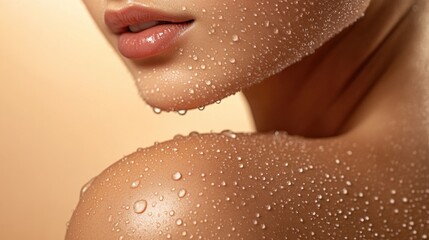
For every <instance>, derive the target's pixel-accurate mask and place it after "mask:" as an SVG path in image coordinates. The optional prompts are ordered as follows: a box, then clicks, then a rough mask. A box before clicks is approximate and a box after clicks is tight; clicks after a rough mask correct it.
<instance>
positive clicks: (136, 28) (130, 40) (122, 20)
mask: <svg viewBox="0 0 429 240" xmlns="http://www.w3.org/2000/svg"><path fill="white" fill-rule="evenodd" d="M104 19H105V23H106V25H107V26H108V28H109V29H110V30H111V31H112V32H113V33H115V34H116V35H118V37H119V39H118V40H119V41H118V49H119V52H120V53H121V54H122V55H123V56H124V57H127V58H130V59H144V58H148V57H151V56H155V55H159V54H160V53H162V52H164V51H166V50H167V49H169V48H171V47H172V46H173V45H174V43H176V42H177V40H178V39H179V38H180V37H181V36H182V35H183V33H185V31H186V30H187V29H189V27H190V26H191V25H192V22H193V19H190V18H188V17H180V16H171V15H168V14H166V13H163V12H160V11H157V10H154V9H149V8H146V7H142V6H137V5H134V6H130V7H127V8H124V9H121V10H117V11H111V10H108V11H106V13H105V15H104Z"/></svg>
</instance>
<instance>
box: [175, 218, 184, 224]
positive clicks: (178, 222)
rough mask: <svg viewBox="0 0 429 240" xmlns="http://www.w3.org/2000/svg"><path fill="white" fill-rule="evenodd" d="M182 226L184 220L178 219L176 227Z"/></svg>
mask: <svg viewBox="0 0 429 240" xmlns="http://www.w3.org/2000/svg"><path fill="white" fill-rule="evenodd" d="M182 224H183V220H182V219H180V218H178V219H177V220H176V225H177V226H182Z"/></svg>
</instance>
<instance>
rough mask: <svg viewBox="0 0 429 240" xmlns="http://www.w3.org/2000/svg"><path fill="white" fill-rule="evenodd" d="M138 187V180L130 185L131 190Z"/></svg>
mask: <svg viewBox="0 0 429 240" xmlns="http://www.w3.org/2000/svg"><path fill="white" fill-rule="evenodd" d="M139 185H140V180H136V181H134V182H132V183H131V188H137V187H138V186H139Z"/></svg>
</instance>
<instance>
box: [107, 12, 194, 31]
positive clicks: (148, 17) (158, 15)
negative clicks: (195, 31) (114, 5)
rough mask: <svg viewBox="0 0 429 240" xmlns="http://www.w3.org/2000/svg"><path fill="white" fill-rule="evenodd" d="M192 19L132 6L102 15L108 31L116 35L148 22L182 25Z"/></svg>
mask: <svg viewBox="0 0 429 240" xmlns="http://www.w3.org/2000/svg"><path fill="white" fill-rule="evenodd" d="M192 20H193V19H191V18H189V17H184V16H172V15H170V14H168V13H165V12H162V11H159V10H155V9H151V8H147V7H143V6H139V5H133V6H129V7H125V8H122V9H119V10H107V11H106V12H105V14H104V21H105V23H106V25H107V27H109V29H110V30H111V31H112V32H114V33H117V34H120V33H124V32H128V31H129V27H130V26H133V25H137V24H143V23H150V22H155V21H158V22H172V23H182V22H188V21H192Z"/></svg>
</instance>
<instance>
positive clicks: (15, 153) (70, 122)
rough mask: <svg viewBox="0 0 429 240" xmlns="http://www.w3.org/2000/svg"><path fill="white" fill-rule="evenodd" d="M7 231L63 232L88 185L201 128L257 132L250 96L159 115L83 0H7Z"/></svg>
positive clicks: (0, 207) (2, 35)
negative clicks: (125, 160)
mask: <svg viewBox="0 0 429 240" xmlns="http://www.w3.org/2000/svg"><path fill="white" fill-rule="evenodd" d="M0 30H1V32H0V56H1V59H0V189H1V198H0V239H35V240H39V239H40V240H54V239H63V238H64V233H65V228H66V222H67V221H68V219H69V218H70V216H71V214H72V211H73V208H74V206H75V205H76V203H77V201H78V195H79V190H80V187H81V186H82V185H83V184H84V183H85V182H86V181H88V180H89V179H90V178H91V177H93V176H95V175H96V174H97V173H99V172H100V171H102V170H103V169H104V168H106V167H107V166H108V165H110V164H112V163H113V162H115V161H116V160H118V159H119V158H121V157H122V156H123V155H125V154H129V153H131V152H133V151H134V150H136V149H137V148H138V147H144V146H149V145H151V144H153V142H154V141H162V140H167V139H170V138H172V137H173V136H174V135H175V134H177V133H181V134H187V133H189V132H190V131H193V130H196V131H199V132H209V131H211V130H214V131H220V130H222V129H232V130H235V131H249V130H251V129H252V124H251V122H250V120H249V119H250V118H249V115H248V112H247V107H246V105H245V104H244V102H243V99H242V97H241V95H237V96H234V97H231V98H229V99H227V100H224V101H223V102H222V104H220V105H214V106H210V107H208V108H207V109H206V110H204V111H203V112H198V111H196V112H195V111H194V112H191V113H188V114H187V115H186V116H185V117H181V116H178V115H177V114H162V115H155V114H154V113H153V112H152V110H151V109H150V108H149V107H148V106H147V105H145V104H144V103H143V102H142V101H141V100H140V99H139V97H138V95H137V92H136V89H135V88H134V85H133V82H132V79H131V77H130V75H129V74H128V72H127V71H126V69H125V67H124V66H123V65H122V63H121V62H120V60H119V59H118V57H116V55H115V53H114V52H113V50H112V49H110V47H109V46H108V45H107V43H106V41H105V40H104V39H103V38H102V36H101V35H100V34H99V33H98V31H97V29H96V27H95V25H94V23H93V22H92V21H91V19H90V17H89V16H88V14H87V13H86V10H85V8H84V6H83V4H82V3H81V2H80V1H78V0H45V1H28V0H15V1H6V0H0Z"/></svg>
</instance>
